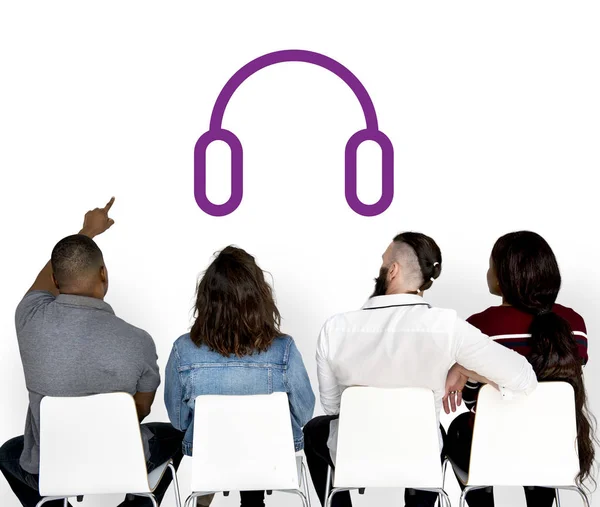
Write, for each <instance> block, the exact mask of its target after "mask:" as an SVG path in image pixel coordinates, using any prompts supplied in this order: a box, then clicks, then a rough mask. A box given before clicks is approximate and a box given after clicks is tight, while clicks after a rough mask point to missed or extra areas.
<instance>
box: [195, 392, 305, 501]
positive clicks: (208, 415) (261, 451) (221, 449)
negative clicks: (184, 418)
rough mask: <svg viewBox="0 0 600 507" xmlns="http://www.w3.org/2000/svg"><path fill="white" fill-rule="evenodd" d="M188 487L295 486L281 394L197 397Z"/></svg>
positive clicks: (285, 406)
mask: <svg viewBox="0 0 600 507" xmlns="http://www.w3.org/2000/svg"><path fill="white" fill-rule="evenodd" d="M193 444H194V447H193V456H192V491H193V492H199V491H253V490H282V489H284V490H285V489H298V487H299V485H298V471H297V468H296V453H295V450H294V437H293V433H292V422H291V416H290V408H289V403H288V397H287V394H286V393H273V394H270V395H248V396H212V395H208V396H198V397H197V398H196V402H195V410H194V442H193Z"/></svg>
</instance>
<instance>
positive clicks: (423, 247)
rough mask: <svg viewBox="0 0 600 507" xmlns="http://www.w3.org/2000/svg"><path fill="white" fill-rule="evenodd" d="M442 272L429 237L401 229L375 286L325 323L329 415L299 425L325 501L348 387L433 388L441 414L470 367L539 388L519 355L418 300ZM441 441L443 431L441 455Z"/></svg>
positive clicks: (418, 499) (423, 496) (508, 386)
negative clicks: (450, 389) (356, 306)
mask: <svg viewBox="0 0 600 507" xmlns="http://www.w3.org/2000/svg"><path fill="white" fill-rule="evenodd" d="M441 271H442V255H441V252H440V249H439V247H438V246H437V244H436V243H435V241H434V240H433V239H431V238H430V237H428V236H425V235H424V234H420V233H413V232H406V233H403V234H400V235H398V236H396V237H395V238H394V240H393V242H392V243H391V244H390V245H389V247H388V248H387V250H386V251H385V253H384V254H383V265H382V267H381V269H380V272H379V277H378V278H377V279H376V284H375V292H374V293H373V295H372V296H371V298H370V299H369V300H368V301H367V303H366V304H365V305H364V306H363V308H362V309H361V310H358V311H351V312H348V313H343V314H339V315H335V316H334V317H332V318H330V319H329V320H328V321H327V322H326V323H325V325H324V326H323V329H322V330H321V334H320V336H319V341H318V345H317V369H318V375H319V391H320V394H321V404H322V405H323V409H324V411H325V413H326V414H327V415H326V416H322V417H317V418H315V419H313V420H312V421H311V422H309V423H308V424H307V425H306V427H305V428H304V435H305V442H306V443H305V453H306V458H307V462H308V467H309V469H310V473H311V476H312V479H313V483H314V485H315V489H316V491H317V494H318V495H319V499H320V500H321V504H322V505H324V503H325V498H324V492H325V483H326V474H327V466H328V465H329V466H333V465H334V461H335V447H336V442H337V423H338V421H337V418H338V415H339V410H340V401H341V397H342V393H343V392H344V389H346V388H347V387H350V386H357V385H358V386H373V387H425V388H428V389H431V390H432V391H433V393H434V395H435V400H436V406H437V412H438V419H439V411H440V409H441V407H442V403H443V401H444V399H445V397H446V401H447V395H448V393H447V392H446V386H445V384H446V383H447V384H448V385H454V384H455V383H456V380H457V379H460V378H462V376H464V375H465V374H467V372H468V374H469V375H470V376H471V377H472V378H478V379H485V378H489V379H490V380H492V381H494V382H496V383H497V384H498V385H499V386H501V387H500V388H501V389H505V390H510V391H514V392H523V393H529V392H530V391H532V390H533V389H534V388H535V387H536V385H537V381H536V377H535V374H534V372H533V369H532V368H531V365H529V364H528V363H527V360H526V359H525V358H524V357H522V356H520V355H519V354H517V353H516V352H513V351H512V350H509V349H506V348H504V347H502V346H501V345H499V344H497V343H495V342H494V341H492V340H490V339H489V338H488V337H487V336H485V335H484V334H483V333H481V331H479V330H478V329H476V328H475V327H473V326H471V325H470V324H467V323H466V322H465V321H463V320H461V319H460V318H458V317H457V315H456V312H455V311H454V310H446V309H441V308H434V307H432V306H431V305H430V304H429V303H427V302H426V301H425V300H424V299H423V297H422V295H423V292H424V291H426V290H427V289H429V288H430V287H431V286H432V284H433V282H434V280H436V279H437V278H438V277H439V276H440V273H441ZM475 372H477V373H475ZM407 409H408V408H407ZM442 447H443V438H442V435H441V434H440V454H441V452H442ZM440 464H441V462H440ZM436 499H437V494H436V493H432V492H427V491H415V490H410V489H407V490H406V493H405V502H406V505H407V506H433V505H434V503H435V501H436ZM333 505H334V506H336V507H340V506H344V507H347V506H350V505H351V501H350V494H349V493H348V492H342V493H338V494H337V495H335V497H334V500H333Z"/></svg>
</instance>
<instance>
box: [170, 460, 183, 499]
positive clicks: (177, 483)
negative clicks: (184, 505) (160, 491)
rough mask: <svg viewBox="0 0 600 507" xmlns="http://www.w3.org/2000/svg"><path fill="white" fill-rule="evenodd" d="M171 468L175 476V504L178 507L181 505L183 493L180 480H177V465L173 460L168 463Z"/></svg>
mask: <svg viewBox="0 0 600 507" xmlns="http://www.w3.org/2000/svg"><path fill="white" fill-rule="evenodd" d="M168 468H169V470H171V475H172V476H173V491H174V492H175V505H176V506H177V507H181V494H180V492H179V481H178V480H177V470H175V466H174V465H173V462H171V463H169V465H168Z"/></svg>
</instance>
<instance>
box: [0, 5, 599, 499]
mask: <svg viewBox="0 0 600 507" xmlns="http://www.w3.org/2000/svg"><path fill="white" fill-rule="evenodd" d="M367 5H368V7H366V6H367ZM599 18H600V6H599V5H598V4H597V3H593V2H577V3H575V2H547V1H544V2H503V3H501V4H500V3H488V2H478V1H464V2H461V3H455V2H453V3H448V2H418V3H417V2H394V3H393V4H392V2H383V1H370V2H368V3H367V2H363V3H362V4H358V3H351V2H350V3H349V2H339V3H334V2H328V3H326V4H325V2H316V1H304V2H302V3H300V4H298V6H297V7H294V6H292V4H291V3H289V4H288V3H282V2H274V1H273V2H243V1H239V2H211V3H208V2H177V3H175V2H172V3H166V2H164V3H157V2H133V1H130V2H115V1H112V2H110V1H109V2H102V3H97V4H95V5H94V6H92V4H90V3H83V2H75V1H72V2H37V3H36V2H27V3H16V2H13V3H11V4H10V5H9V4H8V3H7V2H4V3H2V5H1V6H0V47H1V48H2V49H1V53H0V58H1V68H2V76H3V77H2V79H1V80H0V92H1V93H0V111H1V114H0V136H1V139H2V149H1V150H0V167H1V168H2V173H1V174H2V185H1V188H2V198H1V199H0V215H1V216H2V226H3V234H2V248H0V265H1V266H2V269H3V273H2V281H3V290H2V295H1V298H2V299H1V303H2V304H1V306H0V307H1V308H2V311H1V312H0V336H1V341H0V400H1V401H0V407H1V408H0V441H4V440H6V439H8V438H10V437H12V436H15V435H17V434H21V433H22V431H23V423H24V418H25V412H26V407H27V402H26V390H25V386H24V380H23V373H22V368H21V363H20V358H19V354H18V348H17V343H16V337H15V332H14V325H13V313H14V308H15V306H16V305H17V303H18V301H19V299H20V297H21V296H22V295H23V293H24V292H25V290H26V289H27V288H28V286H29V284H30V283H31V282H32V280H33V279H34V277H35V275H36V274H37V272H38V270H39V269H40V268H41V267H42V265H43V264H44V263H45V262H46V261H47V259H48V257H49V254H50V251H51V248H52V246H53V245H54V244H55V242H56V241H57V240H58V239H60V238H61V237H62V236H65V235H67V234H70V233H73V232H76V231H77V230H78V229H79V227H80V225H81V219H82V217H83V213H84V212H85V211H86V210H87V209H88V208H90V207H95V206H98V205H101V204H103V203H104V202H105V201H106V200H107V199H108V198H109V197H110V196H111V195H115V196H116V197H117V202H116V204H115V206H114V207H113V215H114V218H115V220H116V225H115V226H114V228H113V229H111V230H110V231H109V232H108V233H107V234H106V235H105V236H104V237H101V238H99V239H98V242H99V244H100V246H101V248H103V250H104V252H105V257H106V260H107V263H108V267H109V270H110V274H111V288H110V292H109V296H108V298H107V300H108V302H109V303H111V304H112V305H113V306H114V308H115V310H116V312H117V313H118V314H119V315H120V316H122V317H123V318H125V319H127V320H128V321H130V322H132V323H133V324H135V325H138V326H140V327H143V328H145V329H147V330H148V331H149V332H150V333H151V334H152V335H153V336H154V339H155V340H156V343H157V347H158V352H159V357H160V360H159V364H160V366H161V368H164V366H165V363H166V359H167V357H168V353H169V351H170V347H171V344H172V342H173V340H174V339H175V338H177V337H178V336H179V335H180V334H182V333H183V332H185V331H186V330H187V328H188V326H189V323H190V309H191V306H192V297H193V291H194V287H195V281H196V277H197V275H198V274H199V273H200V272H201V271H202V270H203V269H204V268H205V267H206V265H207V263H208V262H209V260H210V256H211V254H212V253H213V252H214V251H215V250H218V249H220V248H222V247H223V246H225V245H227V244H229V243H235V244H238V245H240V246H242V247H244V248H246V249H247V250H249V251H250V252H252V253H254V254H255V255H256V256H257V258H258V260H259V262H260V264H261V265H262V266H263V267H264V268H265V269H268V270H269V271H270V272H271V273H272V274H273V277H274V280H275V289H276V293H277V299H278V302H279V306H280V309H281V312H282V315H283V317H284V330H285V331H287V332H288V333H290V334H292V335H293V336H294V337H295V338H296V340H297V342H298V345H299V348H300V350H301V351H302V353H303V355H304V357H305V361H306V363H307V367H308V369H309V372H310V375H311V378H312V380H313V386H314V388H315V389H317V382H316V371H315V363H314V360H313V353H314V348H315V342H316V337H317V333H318V331H319V329H320V326H321V324H322V323H323V322H324V320H325V319H326V318H327V317H328V316H329V315H331V314H333V313H335V312H340V311H345V310H349V309H353V308H356V307H357V306H359V305H360V304H362V302H363V301H364V299H365V298H366V297H367V296H368V295H369V293H370V291H371V289H372V278H373V277H374V276H376V275H377V270H378V268H379V264H380V255H381V253H382V252H383V250H384V249H385V247H386V245H387V243H388V242H389V240H390V239H391V238H392V236H393V235H394V234H395V233H396V232H399V231H402V230H418V231H423V232H425V233H427V234H429V235H431V236H433V237H434V238H435V239H436V240H437V241H438V242H439V244H440V246H441V248H442V251H443V255H444V272H443V276H442V278H441V279H440V280H439V281H436V283H435V284H434V287H433V289H432V290H431V291H430V294H429V299H430V301H431V302H432V303H434V304H436V305H439V306H447V307H454V308H456V309H457V310H458V311H459V313H460V314H461V315H462V316H464V317H467V316H468V315H470V314H471V313H474V312H476V311H480V310H482V309H483V308H485V307H487V306H489V305H491V304H496V303H497V301H496V300H495V299H494V298H492V297H491V296H490V295H488V293H487V288H486V284H485V272H486V268H487V260H488V256H489V252H490V250H491V247H492V245H493V242H494V240H495V239H496V238H497V237H498V236H500V235H501V234H503V233H505V232H508V231H511V230H516V229H532V230H535V231H537V232H539V233H541V234H542V235H543V236H545V237H546V239H547V240H548V241H549V242H550V243H551V245H552V246H553V248H554V249H555V251H556V254H557V256H558V258H559V261H560V264H561V268H562V272H563V278H564V288H563V290H562V293H561V297H560V301H561V302H562V303H564V304H566V305H568V306H572V307H574V308H576V309H577V311H579V312H580V313H581V314H582V315H583V316H584V317H585V319H586V322H587V324H588V328H589V336H590V352H591V362H590V365H589V367H588V368H587V369H586V380H587V385H588V390H589V396H590V400H591V406H592V408H593V409H594V411H595V412H597V413H600V391H599V390H598V388H597V384H598V380H599V376H600V368H598V366H597V360H596V348H595V337H596V334H597V332H598V331H599V330H600V317H599V315H600V314H599V313H598V311H597V308H598V305H599V304H600V295H599V293H598V284H599V283H600V271H599V270H598V258H600V243H599V242H598V238H597V236H596V234H595V226H596V223H595V219H596V218H597V217H598V203H597V188H596V186H595V185H594V183H595V182H597V172H596V171H597V169H598V166H599V164H600V152H599V150H598V138H599V134H600V123H599V122H598V118H599V117H600V100H599V94H598V90H600V72H599V67H598V57H599V56H600V32H599V31H598V29H597V26H598V22H599V21H600V19H599ZM286 48H301V49H310V50H314V51H319V52H323V53H325V54H327V55H328V56H331V57H333V58H335V59H337V60H338V61H340V62H341V63H343V64H344V65H346V66H348V67H349V68H350V69H351V70H352V71H353V72H354V73H355V74H356V75H357V76H358V77H359V79H360V80H361V81H362V82H363V84H364V85H365V86H366V87H367V89H368V90H369V92H370V93H371V96H372V99H373V101H374V103H375V106H376V108H377V111H378V114H379V122H380V128H381V130H383V131H384V132H386V133H387V135H388V136H389V137H390V138H391V139H392V142H393V143H394V147H395V151H396V197H395V201H394V203H393V205H392V206H391V208H390V209H389V210H388V211H387V212H386V213H385V214H383V215H381V216H379V217H375V218H364V217H360V216H358V215H356V214H354V213H353V212H352V211H351V210H350V208H349V207H348V206H347V205H346V203H345V200H344V193H343V150H344V145H345V142H346V140H347V139H348V137H349V136H350V135H351V134H352V133H354V132H355V131H356V130H359V129H361V128H363V127H364V119H363V118H362V116H361V112H360V109H359V107H358V104H357V101H356V100H355V98H354V97H353V96H352V94H351V92H350V90H349V89H347V88H346V87H345V85H344V84H343V83H342V82H341V81H339V80H338V79H337V78H336V77H335V76H333V75H330V74H328V73H327V72H326V71H324V70H322V69H319V68H316V67H314V68H313V67H311V66H309V65H307V64H300V63H296V64H286V65H280V66H277V67H274V68H269V69H266V70H264V71H262V72H261V73H260V74H258V75H256V76H254V77H253V78H252V79H251V80H250V81H248V82H247V83H246V84H245V85H244V86H243V87H242V88H241V90H240V91H239V93H238V94H236V95H235V97H234V99H233V100H232V102H231V104H230V107H229V108H228V110H227V113H226V116H225V122H224V125H225V127H226V128H229V129H231V130H233V131H234V132H235V133H236V134H237V135H238V137H239V138H240V139H241V140H242V143H243V145H244V150H245V162H246V165H245V168H246V171H245V172H246V180H245V198H244V201H243V203H242V205H241V206H240V207H239V209H238V210H237V212H235V213H234V214H233V215H230V216H228V217H225V218H212V217H209V216H207V215H205V214H204V213H203V212H201V211H200V210H199V209H198V207H197V206H196V204H195V202H194V198H193V190H192V182H193V173H192V153H193V147H194V143H195V142H196V139H197V138H198V137H199V136H200V135H201V134H202V133H203V132H204V131H205V130H206V129H207V127H208V120H209V116H210V113H211V110H212V105H213V103H214V100H215V98H216V96H217V94H218V92H219V91H220V89H221V87H222V86H223V85H224V84H225V81H226V80H227V79H228V78H229V77H230V76H231V75H232V74H233V73H234V72H235V71H236V70H237V69H238V68H239V67H241V66H242V65H243V64H245V63H247V62H248V61H250V60H251V59H253V58H255V57H257V56H260V55H262V54H264V53H267V52H270V51H274V50H278V49H286ZM376 157H377V151H376V150H375V149H373V147H368V146H367V147H366V148H365V149H364V150H362V151H361V160H362V162H363V165H362V169H361V173H360V182H361V183H360V184H361V185H364V187H363V188H362V195H363V197H364V198H365V199H367V200H368V199H370V200H374V199H375V196H376V195H377V185H378V178H379V169H378V164H377V158H376ZM225 160H226V159H225V156H224V152H223V150H222V149H220V148H219V147H218V146H217V147H215V148H214V150H213V149H211V161H212V162H213V164H212V166H211V174H210V176H211V178H212V181H213V183H214V185H215V186H214V188H213V190H212V191H211V192H212V193H211V195H213V197H214V198H215V199H217V198H219V197H220V198H221V200H224V198H225V195H226V189H225V185H226V183H227V178H223V176H222V174H223V173H226V172H227V170H226V169H225V168H226V164H224V163H223V161H225ZM369 162H374V163H373V167H372V169H369V168H368V165H369ZM220 168H223V171H221V176H220V175H219V169H220ZM165 419H166V412H165V409H164V406H163V403H162V388H161V390H160V392H159V395H158V396H157V402H156V404H155V407H154V409H153V412H152V415H151V416H150V420H165ZM444 422H445V423H448V422H449V419H444ZM187 470H188V464H184V465H183V468H182V479H181V482H182V486H183V492H184V493H187V491H188V488H187V485H188V476H187ZM449 482H450V485H449V486H448V489H449V491H450V492H451V494H452V499H453V500H455V501H456V502H457V500H458V497H457V491H458V488H457V486H456V484H455V481H454V479H450V481H449ZM401 494H402V493H401V492H380V493H378V492H372V491H371V492H367V495H366V496H365V497H364V498H362V499H361V500H360V501H358V502H357V505H359V506H360V505H363V506H365V505H375V504H377V500H380V503H387V504H391V503H390V502H392V501H393V502H394V504H397V505H401ZM498 495H499V496H500V498H503V499H505V500H506V501H507V502H508V501H510V502H511V505H519V503H518V502H521V505H523V504H524V501H523V499H522V496H523V494H522V491H519V490H511V489H500V490H499V491H498ZM293 501H295V500H293V499H292V498H287V497H285V498H280V502H281V503H280V505H290V506H291V505H295V504H293V503H292V502H293ZM115 503H116V499H110V502H108V501H107V500H106V499H98V498H96V499H92V498H89V499H86V501H85V504H84V505H85V506H100V505H114V504H115ZM236 503H237V498H233V497H231V498H230V499H227V500H225V499H222V498H221V499H219V501H218V502H217V503H216V504H215V505H217V506H218V505H236ZM0 504H1V505H3V506H5V507H15V506H17V502H16V500H15V499H14V497H13V496H12V494H11V493H10V491H9V489H8V486H7V484H6V482H5V481H4V480H3V479H0ZM500 504H501V503H500ZM505 504H506V503H505ZM597 504H598V502H597ZM164 505H167V506H168V507H171V506H172V505H173V504H172V500H171V499H169V500H168V501H167V502H165V504H164ZM270 505H273V501H271V503H270ZM278 505H279V503H278ZM563 505H565V506H569V505H578V504H577V503H576V499H575V498H574V497H572V496H569V495H567V496H566V497H565V500H564V501H563Z"/></svg>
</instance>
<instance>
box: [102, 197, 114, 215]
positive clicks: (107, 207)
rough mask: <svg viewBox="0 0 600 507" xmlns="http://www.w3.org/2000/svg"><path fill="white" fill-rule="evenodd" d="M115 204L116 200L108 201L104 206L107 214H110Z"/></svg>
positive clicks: (112, 198)
mask: <svg viewBox="0 0 600 507" xmlns="http://www.w3.org/2000/svg"><path fill="white" fill-rule="evenodd" d="M114 202H115V198H114V197H111V198H110V201H108V202H107V203H106V206H104V208H103V209H104V211H105V212H106V213H108V212H109V211H110V208H112V205H113V204H114Z"/></svg>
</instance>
